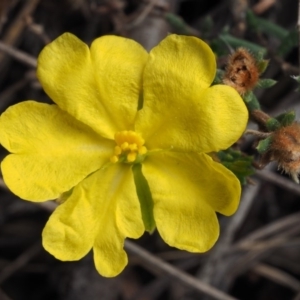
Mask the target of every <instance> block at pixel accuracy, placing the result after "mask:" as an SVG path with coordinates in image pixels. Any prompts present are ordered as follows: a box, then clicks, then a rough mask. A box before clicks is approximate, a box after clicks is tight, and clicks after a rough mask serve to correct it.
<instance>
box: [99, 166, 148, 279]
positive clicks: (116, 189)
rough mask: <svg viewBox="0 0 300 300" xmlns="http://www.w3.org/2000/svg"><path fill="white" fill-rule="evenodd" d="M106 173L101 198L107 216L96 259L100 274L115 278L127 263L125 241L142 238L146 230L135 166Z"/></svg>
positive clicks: (116, 168)
mask: <svg viewBox="0 0 300 300" xmlns="http://www.w3.org/2000/svg"><path fill="white" fill-rule="evenodd" d="M105 172H106V173H105V178H106V180H105V182H102V184H101V188H102V189H101V198H102V199H103V200H102V199H99V198H98V201H100V202H101V203H103V208H102V211H103V214H104V217H103V219H102V220H101V223H100V224H99V225H100V226H99V231H98V234H97V237H96V241H95V245H94V259H95V264H96V269H97V270H98V272H99V273H100V274H101V275H103V276H106V277H112V276H116V275H117V274H119V273H120V272H121V271H122V270H123V269H124V267H125V266H126V264H127V255H126V252H125V251H124V250H123V247H124V239H125V238H126V237H130V238H139V237H140V236H141V235H142V234H143V233H144V230H145V228H144V223H143V220H142V213H141V208H140V203H139V200H138V197H137V194H136V189H135V184H134V179H133V173H132V170H131V167H130V168H129V167H128V166H126V165H116V166H114V167H113V168H109V169H107V170H105ZM101 228H103V230H101Z"/></svg>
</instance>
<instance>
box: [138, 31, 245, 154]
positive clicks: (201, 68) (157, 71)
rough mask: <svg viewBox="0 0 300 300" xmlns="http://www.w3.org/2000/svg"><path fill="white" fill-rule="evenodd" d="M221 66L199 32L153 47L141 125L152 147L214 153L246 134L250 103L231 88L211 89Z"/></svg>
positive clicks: (139, 116)
mask: <svg viewBox="0 0 300 300" xmlns="http://www.w3.org/2000/svg"><path fill="white" fill-rule="evenodd" d="M215 70H216V63H215V57H214V54H213V53H212V51H211V49H210V48H209V47H208V45H207V44H205V43H204V42H202V41H201V40H199V39H197V38H194V37H182V36H180V37H179V36H176V35H171V36H169V37H168V38H166V40H165V41H163V42H162V43H161V44H159V45H158V46H157V47H156V48H154V49H153V50H152V51H151V53H150V58H149V62H148V63H147V65H146V68H145V75H144V105H143V109H142V110H140V111H139V112H138V116H137V121H136V127H135V128H136V130H137V131H139V132H141V133H142V135H143V137H144V138H145V140H146V142H147V147H148V148H149V149H155V148H160V149H166V148H173V149H178V150H184V151H186V150H190V151H198V152H211V151H217V150H220V149H224V148H228V147H229V146H230V145H231V144H232V143H233V142H235V141H236V140H237V139H238V138H239V137H240V136H241V134H242V133H243V131H244V129H245V126H246V123H247V120H248V112H247V109H246V106H245V104H244V102H243V100H242V99H241V97H240V96H239V94H238V93H237V92H236V91H235V90H234V89H233V88H231V87H228V86H221V85H220V86H214V87H211V88H209V85H210V84H211V82H212V80H213V78H214V75H215Z"/></svg>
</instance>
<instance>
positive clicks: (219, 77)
mask: <svg viewBox="0 0 300 300" xmlns="http://www.w3.org/2000/svg"><path fill="white" fill-rule="evenodd" d="M224 73H225V72H224V71H223V70H220V69H217V72H216V76H215V79H214V81H213V83H212V85H215V84H220V83H222V82H223V77H224Z"/></svg>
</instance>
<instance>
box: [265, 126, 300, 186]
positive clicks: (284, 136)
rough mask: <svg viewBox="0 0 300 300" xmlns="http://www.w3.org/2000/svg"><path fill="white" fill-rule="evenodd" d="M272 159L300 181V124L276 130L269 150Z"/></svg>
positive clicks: (294, 178) (295, 179)
mask: <svg viewBox="0 0 300 300" xmlns="http://www.w3.org/2000/svg"><path fill="white" fill-rule="evenodd" d="M268 156H269V158H270V160H275V161H277V162H278V166H279V168H281V169H282V170H283V171H285V172H286V173H288V174H290V175H291V176H292V178H293V180H294V181H295V182H297V183H299V179H298V175H299V174H300V124H299V123H296V122H295V123H293V124H291V125H289V126H286V127H282V128H279V129H278V130H276V131H274V133H273V136H272V143H271V146H270V149H269V150H268Z"/></svg>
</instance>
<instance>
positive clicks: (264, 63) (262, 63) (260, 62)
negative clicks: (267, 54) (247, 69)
mask: <svg viewBox="0 0 300 300" xmlns="http://www.w3.org/2000/svg"><path fill="white" fill-rule="evenodd" d="M256 59H257V67H258V71H259V74H262V73H264V72H265V71H266V69H267V67H268V65H269V60H268V59H263V57H261V56H260V57H258V55H257V56H256Z"/></svg>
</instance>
